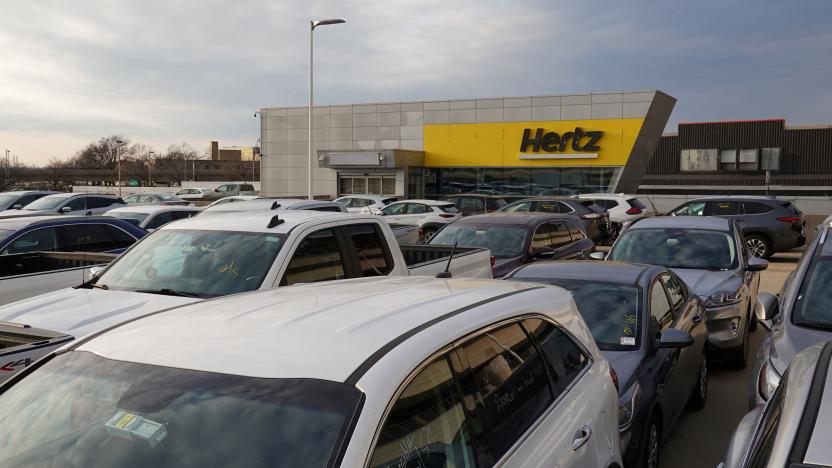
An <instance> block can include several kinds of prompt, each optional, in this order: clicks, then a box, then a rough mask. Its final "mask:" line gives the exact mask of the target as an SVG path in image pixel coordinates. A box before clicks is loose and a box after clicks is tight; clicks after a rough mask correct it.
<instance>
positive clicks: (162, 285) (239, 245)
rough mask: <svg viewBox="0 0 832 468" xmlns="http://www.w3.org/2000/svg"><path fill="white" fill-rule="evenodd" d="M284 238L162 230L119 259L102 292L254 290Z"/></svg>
mask: <svg viewBox="0 0 832 468" xmlns="http://www.w3.org/2000/svg"><path fill="white" fill-rule="evenodd" d="M285 240H286V236H285V235H281V234H269V233H259V232H234V231H201V230H180V229H163V230H161V231H157V232H154V233H153V234H152V235H150V236H148V237H147V238H145V240H144V241H142V242H140V243H139V244H137V245H136V246H135V247H134V248H132V249H130V250H129V251H128V252H127V253H125V254H124V255H122V256H121V257H119V259H118V260H116V261H115V262H113V263H112V265H111V266H110V267H109V268H107V270H106V271H105V272H104V273H102V275H101V276H100V277H99V279H97V280H96V283H95V284H96V285H97V286H98V287H102V288H108V289H118V290H124V291H140V292H148V293H158V294H181V295H189V296H191V295H192V296H196V297H216V296H224V295H226V294H234V293H239V292H244V291H252V290H255V289H257V288H259V287H260V284H261V283H262V282H263V279H264V278H265V277H266V274H268V272H269V270H270V269H271V267H272V263H273V262H274V258H275V256H276V255H277V253H278V252H279V251H280V248H281V247H282V246H283V242H284V241H285Z"/></svg>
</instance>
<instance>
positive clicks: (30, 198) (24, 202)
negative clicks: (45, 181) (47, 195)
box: [15, 195, 43, 206]
mask: <svg viewBox="0 0 832 468" xmlns="http://www.w3.org/2000/svg"><path fill="white" fill-rule="evenodd" d="M42 196H43V195H26V196H24V197H20V200H18V201H17V202H15V205H21V206H26V205H28V204H29V203H32V202H33V201H35V200H37V199H38V198H40V197H42Z"/></svg>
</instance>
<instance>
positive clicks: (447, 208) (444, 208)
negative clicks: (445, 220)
mask: <svg viewBox="0 0 832 468" xmlns="http://www.w3.org/2000/svg"><path fill="white" fill-rule="evenodd" d="M436 207H437V208H439V209H440V210H442V211H443V212H444V213H451V214H456V213H459V208H457V207H456V206H454V205H437V206H436ZM428 209H430V208H428Z"/></svg>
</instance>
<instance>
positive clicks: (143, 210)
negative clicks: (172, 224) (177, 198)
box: [107, 205, 202, 214]
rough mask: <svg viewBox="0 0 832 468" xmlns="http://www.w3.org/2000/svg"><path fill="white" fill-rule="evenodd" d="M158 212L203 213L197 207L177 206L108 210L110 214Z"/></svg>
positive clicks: (139, 206)
mask: <svg viewBox="0 0 832 468" xmlns="http://www.w3.org/2000/svg"><path fill="white" fill-rule="evenodd" d="M157 211H202V210H201V209H200V208H197V207H195V206H177V205H133V206H123V207H121V208H114V209H112V210H107V214H109V213H147V214H153V213H156V212H157Z"/></svg>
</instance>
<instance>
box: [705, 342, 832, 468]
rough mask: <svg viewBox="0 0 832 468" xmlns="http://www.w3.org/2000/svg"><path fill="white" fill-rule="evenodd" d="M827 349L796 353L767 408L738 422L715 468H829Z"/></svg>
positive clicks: (831, 348)
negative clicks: (721, 459)
mask: <svg viewBox="0 0 832 468" xmlns="http://www.w3.org/2000/svg"><path fill="white" fill-rule="evenodd" d="M830 356H832V344H830V343H828V342H827V343H825V344H817V345H814V346H811V347H809V348H807V349H805V350H804V351H802V352H800V353H798V354H797V355H796V356H795V357H794V359H792V361H791V363H790V364H789V366H788V369H787V370H786V372H785V373H784V374H783V381H782V383H781V384H780V385H779V386H778V387H777V389H776V390H775V391H774V393H773V394H772V396H771V400H770V401H769V402H768V404H766V405H759V406H755V407H754V408H752V410H751V411H750V412H749V413H748V414H746V415H745V417H743V418H742V420H741V421H740V423H739V425H738V426H737V429H736V430H735V431H734V434H733V435H732V436H731V441H730V443H729V445H728V451H727V454H726V456H725V462H724V463H720V465H719V466H720V468H758V467H759V468H780V467H790V468H798V467H805V468H815V467H818V468H819V467H824V466H832V452H830V449H829V447H830V446H832V432H831V431H829V422H830V421H832V410H830V408H832V403H830V398H832V394H829V393H827V391H828V390H829V389H830V388H832V372H830V370H829V361H830Z"/></svg>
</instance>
